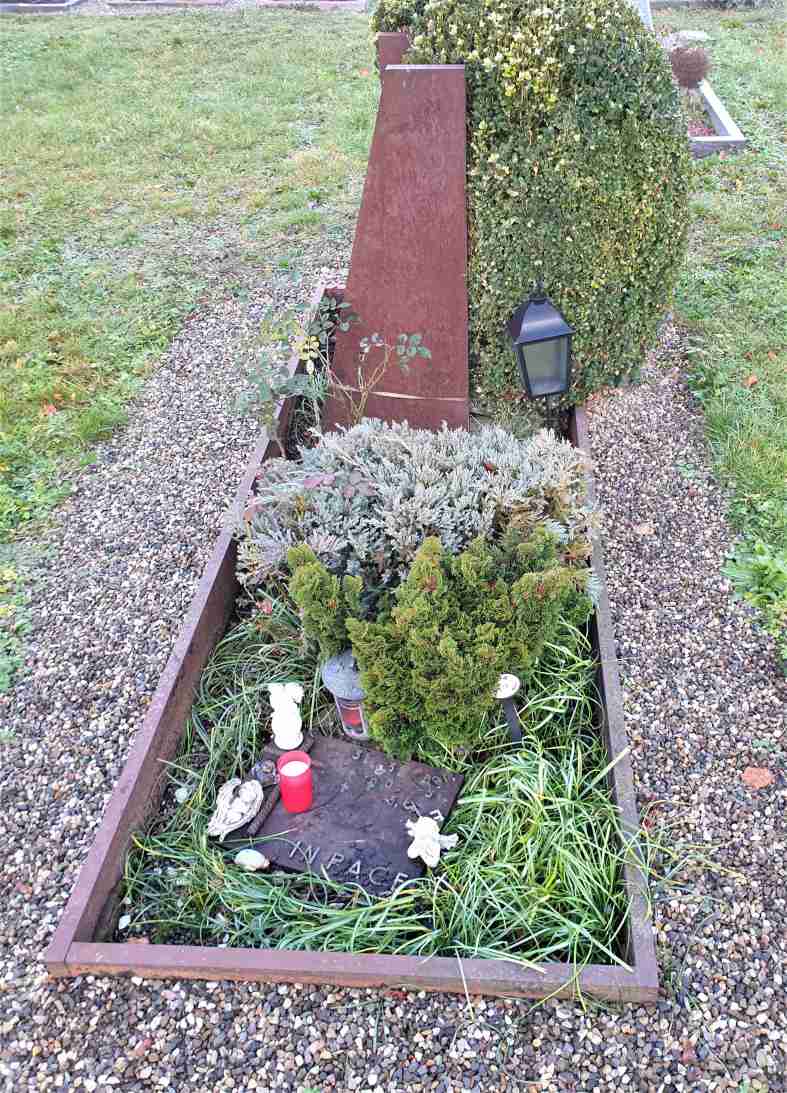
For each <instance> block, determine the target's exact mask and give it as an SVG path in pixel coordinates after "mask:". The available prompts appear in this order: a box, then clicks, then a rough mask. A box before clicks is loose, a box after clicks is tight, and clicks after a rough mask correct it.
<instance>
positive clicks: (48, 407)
mask: <svg viewBox="0 0 787 1093" xmlns="http://www.w3.org/2000/svg"><path fill="white" fill-rule="evenodd" d="M56 413H57V406H55V405H54V403H52V402H45V403H44V405H43V406H42V407H41V417H50V416H51V415H52V414H56Z"/></svg>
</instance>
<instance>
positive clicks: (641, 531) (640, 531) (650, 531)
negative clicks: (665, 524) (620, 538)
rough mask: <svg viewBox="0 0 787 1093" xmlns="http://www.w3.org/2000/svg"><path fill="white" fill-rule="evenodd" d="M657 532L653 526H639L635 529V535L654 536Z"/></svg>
mask: <svg viewBox="0 0 787 1093" xmlns="http://www.w3.org/2000/svg"><path fill="white" fill-rule="evenodd" d="M655 532H656V529H655V528H654V526H653V524H637V525H636V526H635V527H634V534H635V535H654V534H655Z"/></svg>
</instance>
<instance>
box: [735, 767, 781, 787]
mask: <svg viewBox="0 0 787 1093" xmlns="http://www.w3.org/2000/svg"><path fill="white" fill-rule="evenodd" d="M741 778H742V779H743V781H744V782H745V783H746V785H747V786H748V787H749V788H750V789H765V787H766V786H772V785H773V783H774V782H775V781H776V775H775V774H774V773H773V771H772V770H768V768H767V767H747V768H746V770H745V771H744V772H743V774H742V775H741Z"/></svg>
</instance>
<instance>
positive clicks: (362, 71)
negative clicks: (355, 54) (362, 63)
mask: <svg viewBox="0 0 787 1093" xmlns="http://www.w3.org/2000/svg"><path fill="white" fill-rule="evenodd" d="M360 74H361V76H368V75H369V69H368V68H362V69H361V72H360Z"/></svg>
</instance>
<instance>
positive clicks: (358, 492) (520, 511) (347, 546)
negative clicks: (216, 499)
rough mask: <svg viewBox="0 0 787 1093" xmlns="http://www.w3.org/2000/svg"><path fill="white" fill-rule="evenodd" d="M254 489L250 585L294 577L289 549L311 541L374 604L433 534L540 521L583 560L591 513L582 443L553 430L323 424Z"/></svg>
mask: <svg viewBox="0 0 787 1093" xmlns="http://www.w3.org/2000/svg"><path fill="white" fill-rule="evenodd" d="M255 490H256V492H255V494H254V496H253V497H252V499H251V500H250V501H249V503H248V505H247V507H246V510H245V512H244V514H243V519H242V520H241V522H240V527H239V531H238V538H239V544H238V573H239V577H240V580H241V582H242V583H243V584H244V585H245V587H246V588H247V590H249V591H250V592H252V593H253V592H254V591H255V589H257V588H258V587H261V586H263V585H265V584H266V583H267V582H268V581H269V580H270V579H271V578H272V577H273V576H275V575H276V574H278V575H279V576H287V575H288V573H289V570H288V567H287V551H288V550H289V549H290V548H291V547H294V546H297V545H298V544H301V543H304V544H306V545H307V546H308V547H309V548H310V549H311V550H312V551H313V552H314V554H315V555H316V558H317V559H318V560H319V561H320V562H322V563H323V564H324V565H325V566H326V567H327V568H328V570H330V572H331V573H332V574H333V575H335V576H336V577H337V578H341V577H343V576H344V575H346V574H349V575H351V576H359V577H361V578H362V582H363V592H362V593H360V596H361V600H362V602H363V603H364V604H365V605H366V606H367V609H368V608H369V606H370V603H371V601H373V600H374V598H375V596H376V595H377V594H378V593H379V592H380V590H385V589H389V588H392V587H394V586H395V585H396V584H397V583H398V582H399V581H400V580H401V579H402V578H403V577H404V576H405V575H406V573H407V571H408V569H409V567H410V565H411V564H412V561H413V559H414V557H415V554H416V551H417V550H418V548H419V547H420V546H421V544H422V543H423V541H424V539H426V538H427V537H428V536H431V535H433V536H437V537H438V538H439V539H440V541H441V543H442V544H443V547H444V548H445V550H446V551H448V552H449V553H451V554H458V553H459V552H460V551H461V550H463V549H464V548H465V547H466V546H467V545H468V544H469V543H470V542H471V540H473V539H475V538H476V537H477V536H483V537H485V538H487V539H495V538H499V537H500V535H501V534H502V532H503V531H505V529H506V528H507V527H509V526H514V527H517V528H519V529H520V530H522V531H525V532H527V531H529V530H533V529H534V528H536V527H539V526H543V527H544V528H546V529H547V530H549V531H550V532H551V533H552V534H553V535H554V536H555V538H556V541H558V542H559V543H560V544H561V549H562V551H563V556H564V561H566V562H568V563H580V564H581V563H583V562H584V560H585V559H586V558H587V556H588V554H589V536H590V528H591V525H592V523H593V521H594V514H593V510H592V507H591V506H590V505H589V504H588V501H587V498H586V477H585V461H584V457H583V456H582V453H581V452H579V451H577V449H576V448H574V447H572V446H571V445H570V444H568V443H566V442H565V441H562V440H558V439H557V438H556V437H555V436H554V435H553V434H552V433H550V432H547V431H542V432H539V433H537V434H536V435H535V436H533V437H530V438H528V439H527V440H518V439H517V438H516V437H513V436H512V435H511V434H510V433H507V432H506V431H505V430H504V429H500V428H498V427H496V426H489V427H486V428H483V429H481V430H480V432H478V433H477V434H470V433H467V432H464V431H462V430H453V431H452V430H449V429H444V430H443V431H442V432H439V433H431V432H427V431H426V430H422V429H413V428H411V427H410V426H409V425H407V424H394V425H387V424H384V423H383V422H380V421H374V420H370V421H364V422H362V423H361V424H360V425H357V426H355V427H354V428H352V429H349V430H347V431H346V432H336V433H327V434H325V435H324V436H322V437H321V438H320V440H319V442H318V443H317V444H316V445H315V446H314V447H313V448H305V449H304V450H303V451H302V452H301V460H300V461H299V462H291V461H287V460H283V459H274V460H271V461H270V462H268V463H266V464H264V466H263V467H262V469H261V471H260V476H259V478H258V481H257V483H256V486H255Z"/></svg>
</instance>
